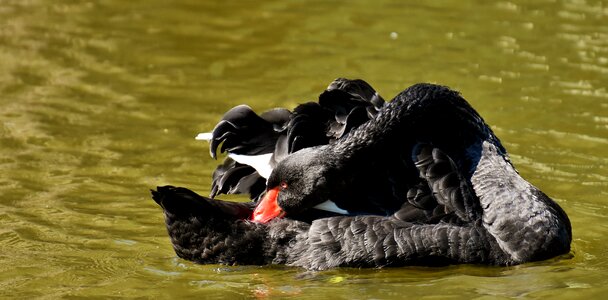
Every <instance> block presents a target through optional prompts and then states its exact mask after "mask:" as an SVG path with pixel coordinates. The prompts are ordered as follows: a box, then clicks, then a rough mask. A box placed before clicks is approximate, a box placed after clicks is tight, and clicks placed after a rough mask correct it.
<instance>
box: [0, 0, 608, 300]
mask: <svg viewBox="0 0 608 300" xmlns="http://www.w3.org/2000/svg"><path fill="white" fill-rule="evenodd" d="M607 17H608V10H607V5H606V4H605V3H603V2H602V1H595V2H592V1H589V2H587V1H579V0H572V1H536V2H534V3H528V2H527V1H513V2H509V1H499V2H494V3H490V2H486V1H438V2H434V3H430V4H415V3H404V1H391V0H381V1H345V2H332V1H314V2H303V1H264V2H260V3H256V2H253V1H194V0H181V1H171V3H168V2H167V1H157V0H149V1H117V0H114V1H112V0H110V1H89V2H83V1H67V0H53V1H50V0H28V1H21V0H19V1H16V0H15V1H11V0H8V1H2V4H1V5H0V145H1V147H0V295H1V296H2V297H16V298H30V297H32V296H34V297H39V298H63V297H65V298H71V297H101V298H107V297H114V296H125V297H150V298H151V297H165V298H169V297H170V298H178V297H202V298H214V297H216V298H222V297H229V296H233V297H237V298H238V297H240V298H268V297H270V298H274V297H294V298H311V299H313V298H314V299H323V298H331V299H335V298H345V299H368V298H378V299H403V298H406V297H407V298H437V297H440V298H495V297H500V298H511V297H529V298H545V297H551V298H588V297H599V296H600V295H603V294H605V293H606V292H608V289H607V288H606V287H605V286H607V285H608V278H607V277H606V274H608V251H607V250H606V249H607V244H606V242H605V241H604V237H605V236H606V234H607V233H608V222H607V221H608V217H606V216H607V215H608V208H607V205H606V200H607V199H608V90H607V87H606V83H607V82H608V23H606V21H605V20H606V18H607ZM340 76H343V77H349V78H363V79H366V80H367V81H368V82H370V83H371V84H372V85H373V86H374V87H375V88H376V89H377V90H378V91H379V92H380V93H381V94H382V95H383V96H384V97H385V98H386V99H390V98H392V97H393V96H394V95H396V94H397V93H398V92H400V91H401V90H403V89H405V88H406V87H408V86H409V85H411V84H414V83H416V82H422V81H427V82H434V83H440V84H445V85H448V86H450V87H452V88H455V89H457V90H460V91H461V92H462V94H463V95H464V97H465V98H466V99H468V100H469V101H470V102H471V103H472V105H473V106H474V107H475V108H476V109H477V110H478V111H479V112H480V114H481V115H482V116H483V117H484V118H485V120H486V121H487V122H488V123H489V124H491V126H492V127H493V129H494V131H495V132H496V134H497V135H498V136H499V137H500V138H501V139H502V141H503V143H504V144H505V146H506V147H507V149H508V150H509V151H510V153H511V156H512V159H513V162H514V163H515V165H516V166H517V168H518V169H519V171H520V172H521V174H522V175H523V176H524V177H525V178H526V179H528V180H529V181H530V182H532V183H533V184H535V185H537V186H539V187H540V188H541V189H542V190H543V191H544V192H545V193H547V194H548V195H550V196H552V197H553V198H554V199H555V200H556V201H557V202H558V203H559V204H560V205H561V206H562V207H563V208H564V209H565V211H566V212H567V213H568V215H569V216H570V219H571V221H572V224H573V235H574V240H573V243H572V248H573V250H572V253H571V254H572V255H571V257H570V258H569V257H566V258H560V259H552V260H548V261H543V262H538V263H532V264H525V265H521V266H515V267H508V268H497V267H482V266H470V265H465V266H450V267H445V268H422V267H411V268H396V269H384V270H358V269H336V270H330V271H326V272H306V271H304V270H302V269H298V268H287V267H281V266H267V267H257V266H239V267H226V266H219V265H205V266H201V265H196V264H193V263H190V262H188V261H184V260H181V259H179V258H176V257H175V254H174V252H173V250H172V248H171V245H170V242H169V239H168V237H167V234H166V231H165V228H164V224H163V219H162V214H161V210H160V208H159V207H157V206H156V204H155V203H154V202H153V201H152V200H151V199H150V197H149V189H150V188H153V187H155V186H157V185H164V184H173V185H180V186H187V187H190V188H192V189H194V190H195V191H197V192H199V193H201V194H208V193H209V190H210V182H211V181H210V175H211V172H212V170H213V168H214V167H215V165H216V164H217V162H216V161H213V160H212V159H211V158H210V157H209V156H208V148H207V145H206V144H205V143H201V142H196V141H194V139H193V137H194V136H195V135H196V133H198V132H199V131H205V130H209V129H211V128H212V127H213V125H214V124H215V123H216V122H217V121H218V120H219V118H220V117H221V115H222V113H223V112H225V111H226V110H228V109H229V108H231V107H232V106H235V105H237V104H241V103H247V104H249V105H250V106H252V107H253V108H254V109H255V110H256V111H258V112H261V111H263V110H265V109H269V108H272V107H276V106H283V107H288V108H291V107H293V106H295V105H296V104H298V103H301V102H304V101H310V100H315V99H316V97H317V95H318V94H319V93H320V92H321V91H322V90H323V89H324V88H325V87H326V86H327V84H328V83H329V82H331V81H332V80H333V79H334V78H336V77H340ZM227 198H230V199H235V200H244V198H242V197H241V198H239V197H236V198H235V197H227Z"/></svg>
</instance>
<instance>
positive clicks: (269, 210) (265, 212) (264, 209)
mask: <svg viewBox="0 0 608 300" xmlns="http://www.w3.org/2000/svg"><path fill="white" fill-rule="evenodd" d="M278 196H279V188H278V187H276V188H273V189H269V190H267V191H266V195H264V198H262V200H260V203H258V206H257V207H256V208H255V210H254V211H253V215H252V216H251V219H252V220H253V221H254V222H258V223H268V222H269V221H270V220H272V219H274V218H276V217H282V216H283V215H284V214H285V212H283V210H282V209H281V208H280V207H279V204H278V203H277V199H278Z"/></svg>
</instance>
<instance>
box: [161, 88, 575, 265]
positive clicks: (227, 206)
mask: <svg viewBox="0 0 608 300" xmlns="http://www.w3.org/2000/svg"><path fill="white" fill-rule="evenodd" d="M337 82H338V83H332V85H330V88H329V90H328V91H326V92H325V93H324V94H325V95H326V96H325V97H328V92H331V93H336V94H337V95H335V96H331V99H330V98H326V100H323V101H326V102H325V104H321V107H323V109H326V110H327V111H330V112H332V113H329V115H330V116H331V117H333V119H332V118H328V119H323V120H324V121H322V122H323V124H324V125H323V126H320V127H319V129H320V128H321V127H323V128H324V130H325V132H324V134H325V136H326V137H327V141H326V142H325V143H319V140H316V141H317V142H316V143H317V145H314V144H315V143H311V144H303V145H306V147H303V148H301V149H298V150H299V151H288V152H287V154H286V155H284V156H283V157H282V158H281V159H280V160H279V161H277V162H276V165H275V166H274V168H273V170H272V173H271V174H270V176H269V178H268V181H267V184H266V189H267V190H268V191H270V190H272V191H274V192H273V193H270V192H268V193H266V196H265V197H264V199H263V200H262V202H264V201H266V200H268V199H270V198H271V197H275V199H270V200H273V201H276V202H277V203H278V205H279V206H280V208H281V209H282V211H283V214H285V218H277V219H273V220H271V221H270V222H268V223H264V224H261V223H256V222H252V221H249V220H248V219H249V218H250V216H251V214H252V212H253V210H254V208H255V206H256V204H252V203H245V204H244V203H232V202H223V201H219V200H213V199H208V198H204V197H201V196H198V195H196V194H195V193H193V192H191V191H189V190H187V189H184V188H175V187H159V188H158V189H157V191H153V198H154V200H155V201H156V202H157V203H159V204H160V205H161V207H163V210H164V212H165V219H166V222H167V228H168V231H169V235H170V236H171V241H172V243H173V245H174V248H175V250H176V253H177V254H178V255H179V256H180V257H183V258H185V259H189V260H193V261H196V262H199V263H226V264H271V263H272V264H288V265H293V266H301V267H304V268H307V269H314V270H321V269H327V268H331V267H339V266H349V267H383V266H401V265H412V264H422V265H439V264H450V263H478V264H490V265H512V264H519V263H524V262H529V261H535V260H542V259H546V258H549V257H553V256H556V255H560V254H564V253H567V252H568V251H569V250H570V242H571V238H572V237H571V228H570V222H569V220H568V217H567V216H566V214H565V212H564V211H563V210H562V209H561V208H560V207H559V206H558V205H557V204H556V203H555V202H553V201H552V200H551V199H550V198H549V197H547V196H546V195H545V194H543V193H542V192H541V191H540V190H538V189H537V188H536V187H534V186H533V185H531V184H530V183H528V182H527V181H525V180H524V179H523V178H522V177H521V176H520V175H519V174H518V173H517V171H516V170H515V168H514V167H513V166H512V164H511V163H510V161H509V159H508V156H507V154H506V151H505V149H504V147H503V146H502V145H501V143H500V141H499V140H498V138H497V137H496V136H495V135H494V134H493V132H492V130H491V129H490V128H489V127H488V126H487V125H486V124H485V122H484V121H483V119H482V118H481V117H480V116H479V115H478V114H477V112H476V111H475V110H474V109H473V108H472V107H471V106H470V105H469V104H468V103H467V102H466V101H465V100H464V99H463V98H462V97H461V96H460V95H459V94H458V93H457V92H455V91H452V90H450V89H448V88H446V87H443V86H438V85H432V84H417V85H414V86H412V87H410V88H408V89H406V90H405V91H403V92H402V93H400V94H399V95H397V97H395V99H393V100H392V101H391V102H389V103H386V104H384V102H383V101H381V103H382V104H380V105H377V102H378V98H375V96H374V95H377V94H376V93H375V91H374V92H373V93H371V92H370V91H373V89H371V87H369V88H367V87H368V86H369V85H367V84H366V83H365V85H363V84H361V83H358V84H356V85H349V81H348V80H346V79H339V80H338V81H337ZM349 86H350V90H349V89H348V88H344V87H349ZM353 86H358V87H361V86H363V87H364V88H363V89H362V90H360V89H354V88H352V87H353ZM342 89H345V90H342ZM336 90H338V91H340V92H335V91H336ZM332 91H334V92H332ZM353 91H356V92H354V93H355V94H356V95H359V96H358V97H351V98H355V100H353V101H351V100H352V99H351V98H349V97H350V96H348V95H352V94H351V92H353ZM344 95H347V98H349V99H351V100H348V101H346V102H344V101H342V102H340V101H341V100H337V101H336V103H341V104H335V105H333V104H332V105H328V104H327V103H333V102H332V101H334V100H333V99H339V98H340V97H341V96H344ZM321 98H323V95H322V97H321ZM328 99H330V100H328ZM361 99H362V100H361ZM374 99H375V100H374ZM380 99H381V98H380ZM323 101H321V99H320V102H323ZM357 101H359V102H357ZM350 104H353V105H352V106H349V105H350ZM328 107H331V108H329V109H328ZM362 109H363V110H362ZM363 111H364V112H365V114H363V113H361V112H363ZM364 116H365V117H364ZM296 117H297V115H296ZM296 117H294V116H293V115H291V116H290V121H293V120H294V119H295V118H296ZM351 117H352V119H353V120H357V122H353V124H355V125H356V126H355V125H353V126H349V125H348V124H349V121H346V122H345V123H341V122H340V120H350V119H351ZM225 119H226V117H225ZM327 120H329V121H327ZM334 120H336V121H335V122H337V123H339V124H346V125H345V126H343V127H340V126H339V125H335V123H333V122H334ZM360 122H362V123H360ZM233 123H234V122H233ZM358 123H360V124H358ZM285 124H289V122H286V123H284V126H285ZM292 125H293V124H292ZM218 126H219V125H218ZM238 127H243V125H239V126H238ZM217 128H218V127H216V129H217ZM235 128H237V127H235ZM283 128H284V129H285V127H283ZM287 128H289V125H287ZM336 128H339V129H336ZM343 129H344V130H343ZM273 130H275V132H277V134H276V135H274V136H273V137H271V138H274V140H271V141H270V142H269V145H271V144H272V142H274V143H275V144H274V145H275V147H274V149H275V150H274V151H276V149H277V145H278V144H280V143H281V141H280V138H281V136H286V137H287V139H288V140H289V139H290V138H289V133H287V134H286V135H285V133H284V131H281V130H278V131H277V130H276V129H273ZM288 131H289V129H288ZM313 132H314V131H313ZM335 132H339V133H340V134H338V135H337V136H336V135H333V133H335ZM308 134H309V133H308V132H307V133H305V134H304V133H302V136H303V138H305V137H306V136H307V135H308ZM214 135H215V131H214ZM265 136H271V135H265ZM294 140H295V139H294ZM311 140H315V139H314V138H313V139H311ZM226 142H227V140H226V139H224V143H226ZM230 143H231V144H230V148H231V149H237V150H238V149H245V148H243V147H241V148H238V147H239V146H238V145H239V142H238V141H237V140H232V141H230ZM248 143H249V142H248V141H243V144H244V145H250V144H248ZM292 144H293V143H292ZM271 146H272V145H271ZM216 147H217V146H216ZM212 148H213V144H212ZM271 148H272V147H270V146H269V147H266V148H265V149H271ZM225 149H227V150H228V151H231V150H230V149H229V148H225ZM292 150H293V149H292ZM213 151H214V150H213V149H212V152H213ZM265 151H268V150H265ZM275 155H276V152H275ZM234 166H235V167H234V168H237V167H238V166H237V165H236V164H235V165H234ZM230 168H232V167H231V165H230V164H229V165H228V166H227V167H225V169H229V170H230ZM249 171H251V170H249ZM225 173H227V172H225ZM233 173H234V174H236V173H239V172H237V171H234V172H233ZM241 173H243V174H245V173H247V172H245V171H243V172H241ZM249 174H251V173H249ZM223 176H224V177H225V176H226V175H225V174H224V175H219V176H218V178H219V177H223ZM234 176H235V178H236V177H238V176H236V175H234ZM239 176H241V175H239ZM247 176H249V175H246V174H245V175H243V176H241V177H239V178H241V179H239V180H242V179H243V178H246V177H247ZM214 177H215V176H214ZM239 180H237V182H238V181H239ZM215 185H216V184H214V186H215ZM235 186H237V185H235ZM229 191H230V190H224V192H229ZM214 193H216V192H214ZM274 195H276V196H274ZM325 200H331V201H333V202H335V203H336V205H337V206H338V207H339V208H341V209H343V210H346V211H347V212H348V213H349V215H335V214H333V213H326V212H321V211H318V210H316V209H313V207H315V206H316V205H318V204H319V203H321V202H323V201H325ZM259 206H261V205H258V209H259Z"/></svg>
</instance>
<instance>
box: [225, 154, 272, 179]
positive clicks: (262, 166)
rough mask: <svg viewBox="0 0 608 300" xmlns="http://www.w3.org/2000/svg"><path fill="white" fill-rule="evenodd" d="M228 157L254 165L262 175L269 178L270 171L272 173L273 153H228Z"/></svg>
mask: <svg viewBox="0 0 608 300" xmlns="http://www.w3.org/2000/svg"><path fill="white" fill-rule="evenodd" d="M228 157H230V158H232V159H234V160H235V161H237V162H238V163H241V164H244V165H249V166H251V167H253V168H254V169H255V170H256V171H257V172H258V174H260V176H262V177H264V178H266V179H268V177H269V176H270V173H272V165H271V164H270V160H271V159H272V153H266V154H260V155H242V154H234V153H228Z"/></svg>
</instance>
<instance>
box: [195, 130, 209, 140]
mask: <svg viewBox="0 0 608 300" xmlns="http://www.w3.org/2000/svg"><path fill="white" fill-rule="evenodd" d="M212 138H213V133H211V132H201V133H199V134H198V135H197V136H196V137H195V138H194V139H195V140H198V141H207V142H208V141H211V139H212Z"/></svg>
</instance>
